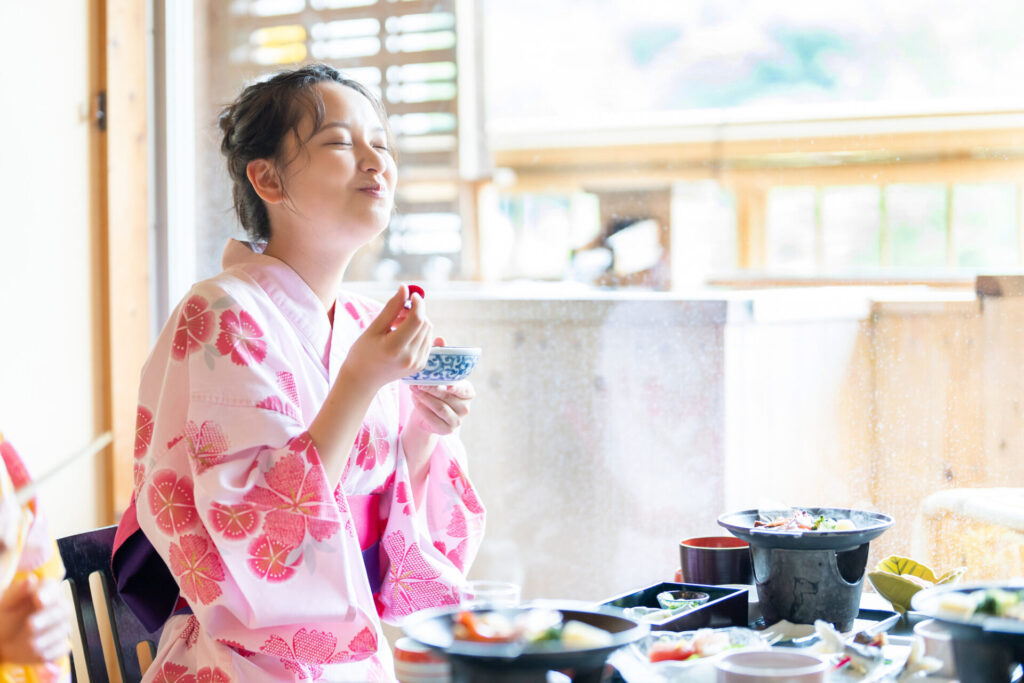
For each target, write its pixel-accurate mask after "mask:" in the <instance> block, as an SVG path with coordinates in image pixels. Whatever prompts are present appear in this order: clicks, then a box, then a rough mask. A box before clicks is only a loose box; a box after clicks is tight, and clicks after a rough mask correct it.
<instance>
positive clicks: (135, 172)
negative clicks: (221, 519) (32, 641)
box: [105, 0, 150, 519]
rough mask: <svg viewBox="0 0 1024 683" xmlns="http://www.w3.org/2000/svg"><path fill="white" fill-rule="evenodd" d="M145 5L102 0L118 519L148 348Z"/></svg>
mask: <svg viewBox="0 0 1024 683" xmlns="http://www.w3.org/2000/svg"><path fill="white" fill-rule="evenodd" d="M146 34H147V27H146V3H141V2H137V1H136V0H106V42H105V44H106V83H107V132H106V136H107V225H106V230H105V241H106V256H107V265H108V267H107V283H106V285H107V310H108V325H107V335H108V339H107V358H108V368H107V370H108V372H107V387H108V406H109V408H108V410H109V415H110V429H111V431H112V432H113V434H114V445H113V455H112V460H111V463H110V485H111V490H112V492H113V495H112V499H111V501H110V503H111V507H110V516H111V518H112V519H116V518H117V516H118V515H119V514H120V512H121V511H123V510H124V508H125V506H126V505H127V504H128V501H129V500H130V497H131V493H132V461H133V451H134V444H135V414H136V406H137V405H138V390H139V375H140V372H141V370H142V365H143V363H144V362H145V359H146V355H147V353H148V351H149V336H150V333H149V285H150V283H149V240H148V233H149V207H148V199H147V197H148V194H149V192H148V178H149V167H148V158H147V154H148V152H147V145H148V140H147V138H148V136H147V125H148V121H147V111H146V104H147V85H148V84H147V79H146V63H147V56H146Z"/></svg>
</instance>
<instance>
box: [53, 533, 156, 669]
mask: <svg viewBox="0 0 1024 683" xmlns="http://www.w3.org/2000/svg"><path fill="white" fill-rule="evenodd" d="M116 531H117V526H116V525H115V526H107V527H101V528H99V529H94V530H92V531H86V532H84V533H80V534H74V535H71V536H65V537H64V538H58V539H57V546H58V547H59V548H60V556H61V559H62V560H63V561H64V567H65V569H66V570H67V578H66V579H65V581H64V583H65V590H66V591H67V593H68V594H69V597H70V600H71V602H72V603H73V604H74V607H75V622H74V624H73V625H74V631H75V633H74V636H73V638H72V648H71V654H72V662H73V664H74V677H75V680H76V681H78V683H99V682H100V681H110V682H111V683H117V682H118V681H120V682H121V683H137V681H140V680H141V679H142V674H143V673H145V671H146V668H147V667H148V666H149V664H150V663H151V662H152V661H153V653H154V651H155V648H154V643H156V642H158V641H159V640H160V631H157V632H156V633H149V632H148V631H146V629H145V627H143V625H142V624H141V623H139V620H138V619H137V618H136V617H135V615H134V614H132V612H131V610H130V609H128V606H127V605H125V604H124V602H122V600H121V598H120V596H118V594H117V590H116V588H115V586H114V580H113V577H112V576H111V572H110V554H111V551H112V549H113V546H114V534H115V532H116Z"/></svg>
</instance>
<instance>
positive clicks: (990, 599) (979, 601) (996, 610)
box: [937, 588, 1024, 620]
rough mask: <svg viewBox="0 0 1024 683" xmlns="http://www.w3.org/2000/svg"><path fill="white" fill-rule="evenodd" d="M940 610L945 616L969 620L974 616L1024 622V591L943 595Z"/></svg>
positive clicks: (984, 591)
mask: <svg viewBox="0 0 1024 683" xmlns="http://www.w3.org/2000/svg"><path fill="white" fill-rule="evenodd" d="M937 607H938V610H939V612H940V613H941V614H942V615H944V616H949V617H953V618H956V619H969V618H971V617H973V616H989V617H1001V618H1003V619H1020V620H1024V590H1005V589H1002V588H984V589H980V590H976V591H971V592H970V593H958V592H951V593H947V594H945V595H942V596H941V597H940V598H939V601H938V605H937Z"/></svg>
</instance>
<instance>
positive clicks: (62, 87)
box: [0, 0, 102, 535]
mask: <svg viewBox="0 0 1024 683" xmlns="http://www.w3.org/2000/svg"><path fill="white" fill-rule="evenodd" d="M89 4H90V3H83V2H80V1H79V0H55V1H52V2H3V3H0V26H4V27H5V30H4V39H3V41H0V63H3V64H4V65H5V66H4V67H3V69H2V70H0V92H3V93H4V100H5V104H4V105H3V106H2V107H0V131H3V137H4V141H3V151H2V153H0V187H2V188H3V197H4V201H3V213H2V218H0V236H2V238H0V430H2V431H3V433H4V435H5V437H6V438H7V439H8V440H9V441H11V442H12V443H13V444H14V445H15V447H16V448H17V449H18V451H19V452H20V453H21V455H22V457H24V458H25V459H26V461H27V463H28V466H29V469H30V470H31V471H32V472H33V474H40V473H42V472H45V471H47V470H48V469H49V468H50V467H51V466H53V465H54V464H56V463H57V462H58V461H60V460H61V459H63V458H64V457H65V456H66V455H68V454H70V453H72V452H74V451H75V450H77V449H79V448H81V447H83V446H84V445H85V444H87V443H88V442H89V441H91V440H92V438H93V437H94V436H95V435H96V433H97V431H98V430H99V428H100V425H101V414H100V413H99V409H98V401H99V400H100V399H99V396H100V394H99V392H100V389H101V388H100V387H99V385H98V379H99V377H100V372H99V368H100V364H99V363H100V346H99V339H98V338H97V334H98V330H99V329H100V320H99V314H98V311H99V308H98V304H99V299H98V296H99V290H98V287H99V285H98V283H97V274H98V273H99V269H98V268H97V260H98V255H97V253H96V248H97V247H96V244H97V235H96V229H95V226H94V225H93V221H92V218H91V216H92V213H93V211H94V207H93V205H92V200H91V198H90V182H89V173H90V160H89V123H88V111H89V106H88V104H89V93H88V69H89V59H88V56H89V49H88V48H89V44H88V38H89V34H88V32H89V14H88V9H87V8H88V5H89ZM99 472H100V460H99V459H98V458H97V459H94V460H93V461H91V462H79V463H78V464H77V465H76V466H74V467H72V468H71V469H69V470H68V471H66V472H65V473H63V474H62V475H61V476H60V477H59V478H57V479H55V480H53V481H52V483H50V484H48V485H47V486H46V488H45V489H44V491H43V493H42V500H43V504H44V506H45V507H46V510H47V514H48V516H49V517H50V520H51V526H52V530H53V532H54V533H55V534H56V535H64V534H67V533H72V532H76V531H81V530H85V529H88V528H91V527H94V526H98V525H99V524H100V514H99V511H98V507H99V501H101V500H102V497H101V493H102V492H101V491H100V490H99V488H100V482H101V481H102V479H101V478H100V476H99Z"/></svg>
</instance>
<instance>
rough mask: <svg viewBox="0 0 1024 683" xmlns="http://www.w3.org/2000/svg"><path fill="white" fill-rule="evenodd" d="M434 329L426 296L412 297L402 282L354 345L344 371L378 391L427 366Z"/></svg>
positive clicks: (352, 378)
mask: <svg viewBox="0 0 1024 683" xmlns="http://www.w3.org/2000/svg"><path fill="white" fill-rule="evenodd" d="M407 300H409V301H411V306H410V307H409V308H408V309H406V308H405V303H406V301H407ZM432 330H433V326H432V325H431V324H430V321H429V320H428V319H427V314H426V304H425V303H424V302H423V298H422V297H420V296H419V294H414V295H413V296H412V297H411V299H410V297H409V289H408V287H406V286H405V285H402V286H401V287H399V288H398V292H396V293H395V295H394V296H393V297H391V299H390V300H388V302H387V303H386V304H385V305H384V308H383V310H381V312H380V314H379V315H378V316H377V317H376V318H375V319H374V321H373V322H372V323H370V325H369V326H368V327H367V328H366V330H365V331H364V332H363V333H362V334H361V335H359V338H358V339H356V341H355V343H354V344H352V348H351V349H350V350H349V352H348V357H347V358H346V359H345V363H344V365H343V367H342V370H343V371H344V372H345V375H346V377H347V378H348V379H349V380H350V381H356V382H359V383H360V384H363V385H364V386H365V387H367V388H371V389H372V390H373V391H374V392H376V390H377V389H379V388H380V387H382V386H384V385H385V384H387V383H388V382H393V381H395V380H397V379H401V378H402V377H406V376H408V375H411V374H413V373H414V372H416V371H417V370H419V369H420V368H422V367H423V366H424V365H426V363H427V354H428V353H429V352H430V346H431V344H430V341H431V336H430V333H431V331H432Z"/></svg>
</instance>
